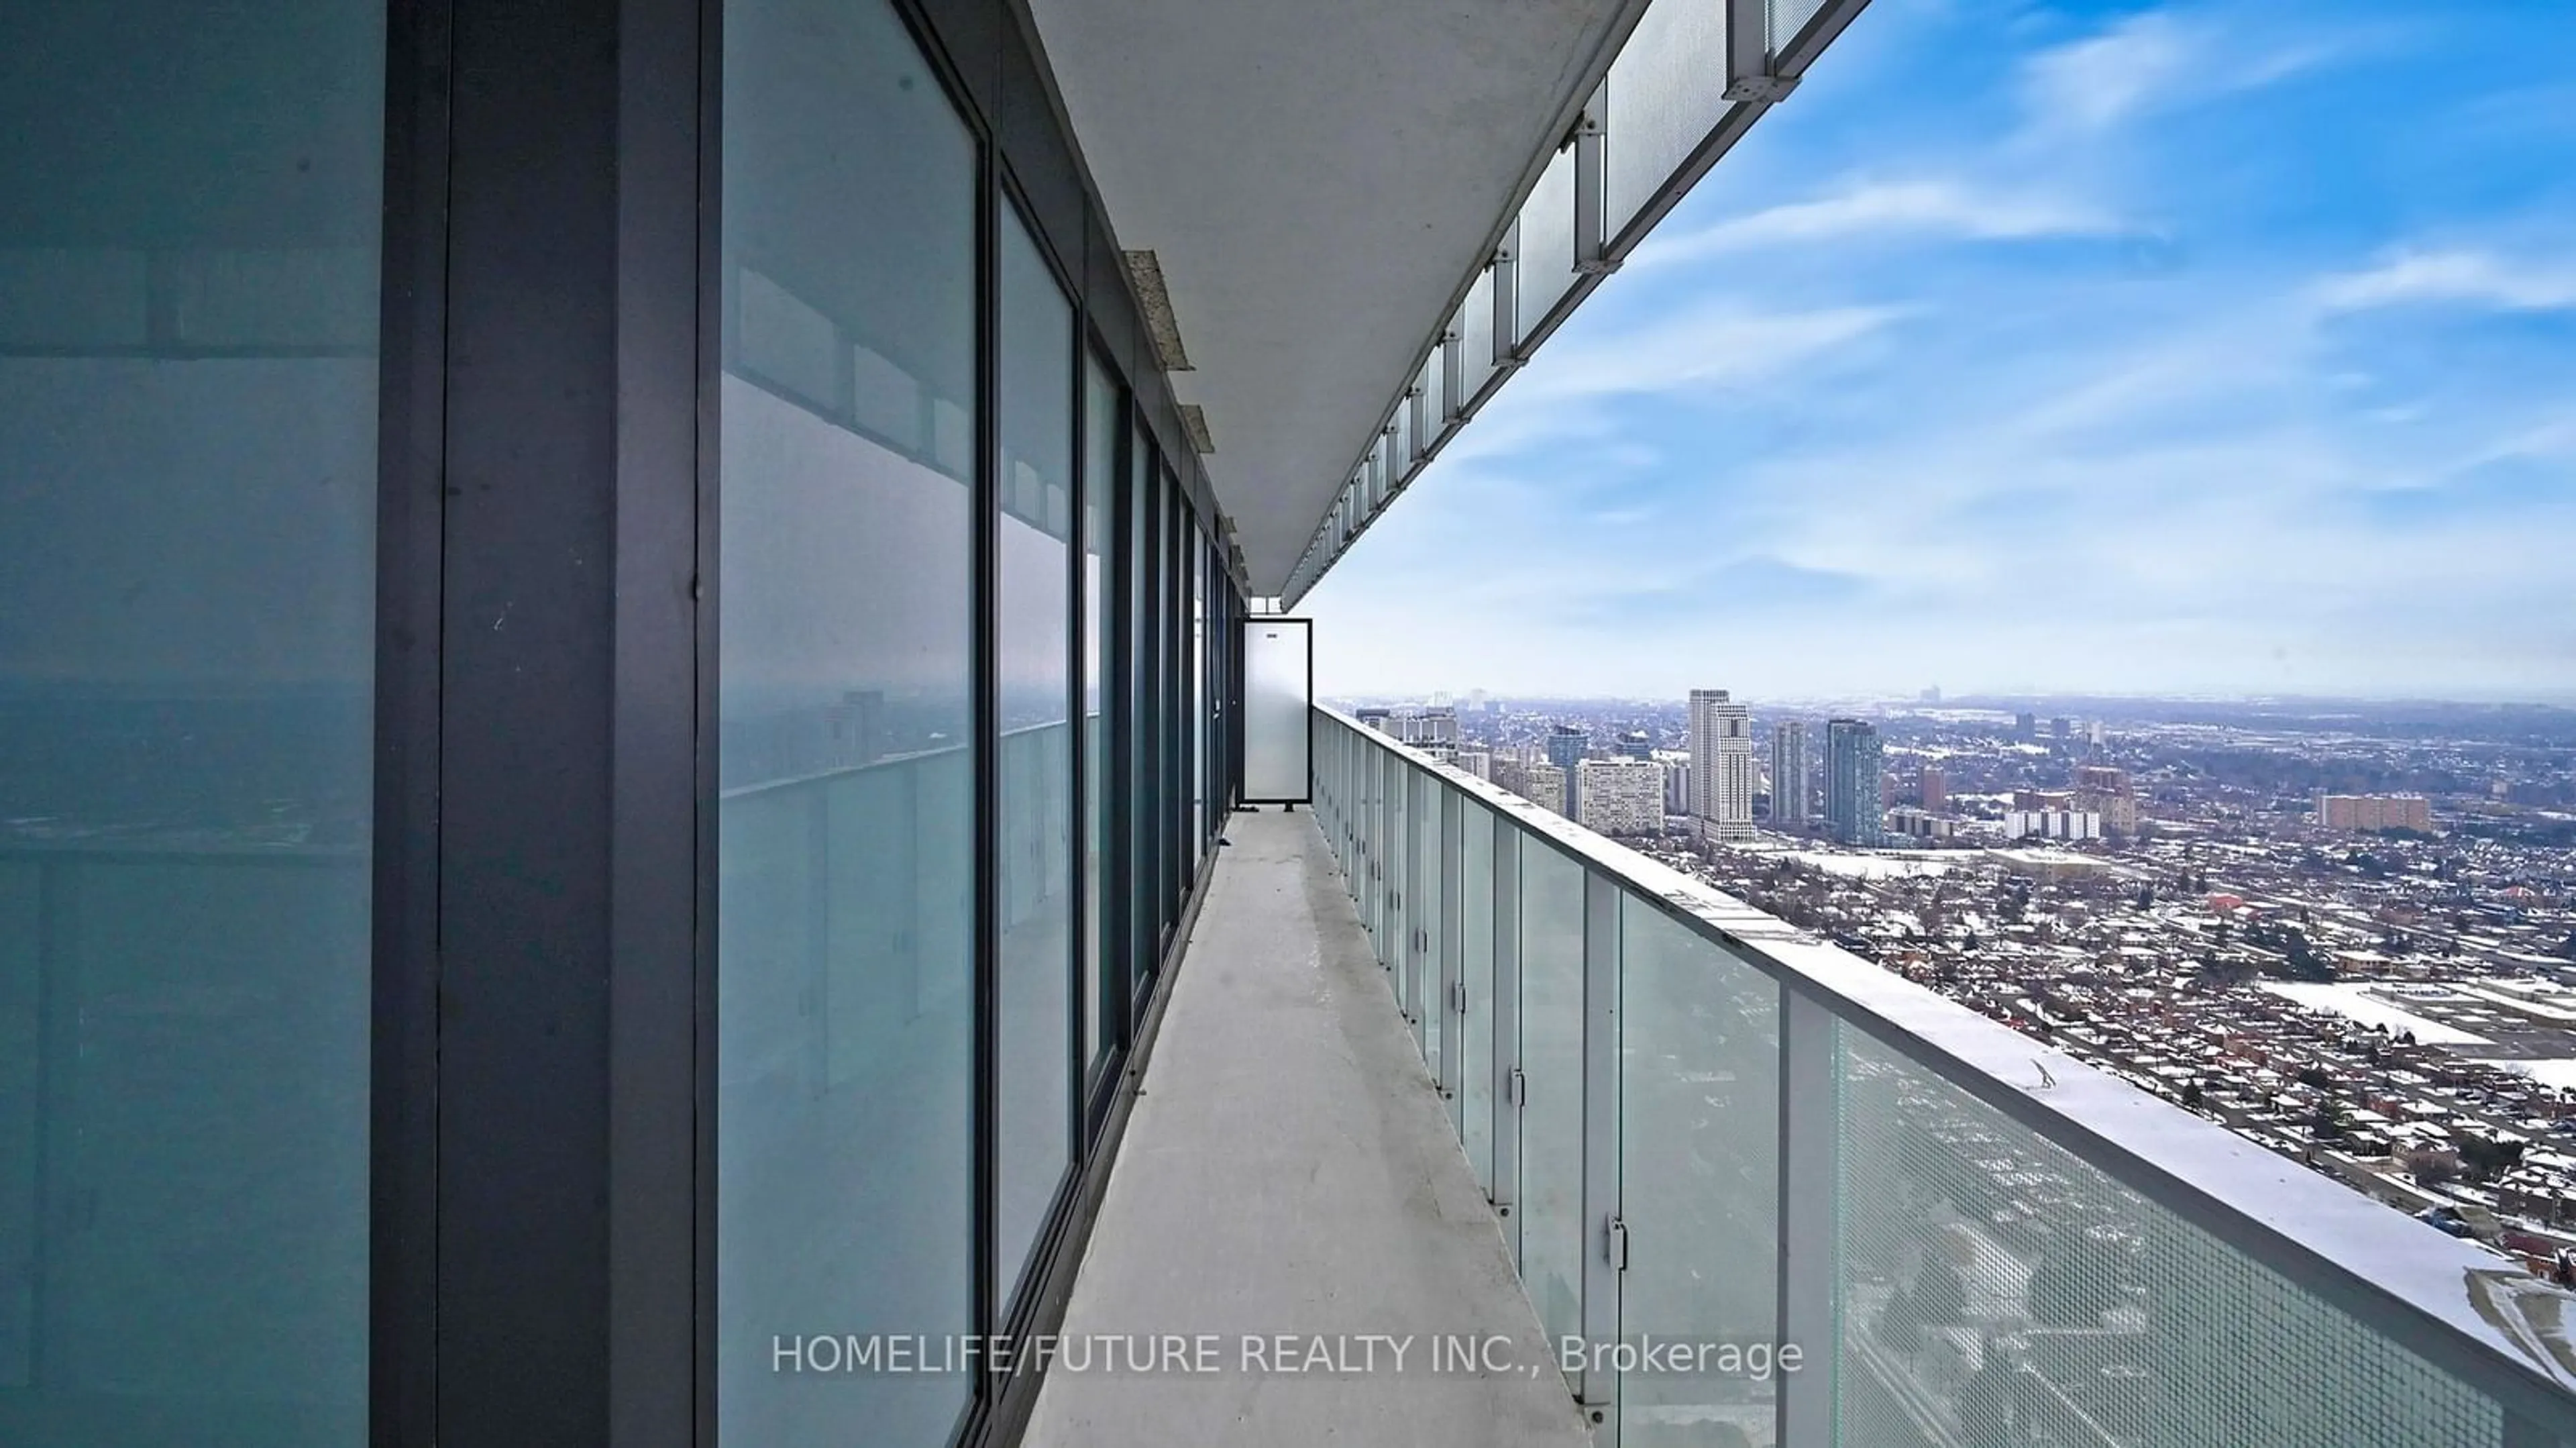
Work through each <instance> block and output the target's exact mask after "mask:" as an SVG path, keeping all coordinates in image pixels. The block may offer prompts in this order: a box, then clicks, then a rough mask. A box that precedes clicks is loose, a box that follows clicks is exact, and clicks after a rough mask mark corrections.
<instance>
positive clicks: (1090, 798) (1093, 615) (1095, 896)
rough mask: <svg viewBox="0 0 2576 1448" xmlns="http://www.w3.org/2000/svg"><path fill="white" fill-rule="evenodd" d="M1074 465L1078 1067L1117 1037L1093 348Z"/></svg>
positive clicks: (1102, 530) (1100, 366) (1101, 439)
mask: <svg viewBox="0 0 2576 1448" xmlns="http://www.w3.org/2000/svg"><path fill="white" fill-rule="evenodd" d="M1083 402H1084V407H1085V409H1086V411H1085V412H1084V415H1083V467H1082V731H1083V745H1082V791H1083V793H1082V797H1083V800H1084V805H1083V824H1082V837H1083V840H1084V846H1083V851H1082V908H1083V917H1082V918H1083V919H1084V920H1085V921H1087V922H1089V923H1088V924H1087V925H1086V926H1085V929H1084V935H1083V950H1084V960H1083V966H1082V1021H1083V1033H1084V1035H1083V1039H1084V1050H1083V1053H1082V1059H1083V1061H1084V1063H1085V1069H1086V1070H1088V1069H1089V1067H1091V1066H1093V1065H1097V1064H1098V1063H1099V1061H1100V1058H1101V1055H1102V1053H1104V1052H1106V1051H1107V1050H1108V1049H1109V1048H1110V1047H1112V1046H1114V1045H1116V1044H1117V1041H1118V1018H1117V1015H1116V1014H1115V1012H1116V1010H1117V1006H1118V992H1117V990H1116V988H1115V983H1114V982H1112V981H1110V980H1108V979H1107V977H1108V973H1109V972H1110V971H1111V970H1112V969H1114V968H1115V967H1114V966H1113V964H1112V962H1114V961H1115V960H1116V959H1117V958H1118V951H1117V942H1116V941H1115V939H1114V938H1113V937H1112V936H1111V934H1110V925H1111V922H1110V919H1109V914H1110V912H1109V905H1108V896H1107V892H1106V891H1105V890H1104V889H1103V888H1102V887H1103V876H1102V871H1103V869H1104V868H1105V867H1106V866H1107V864H1108V862H1109V846H1110V836H1109V820H1110V811H1109V780H1110V769H1109V748H1110V744H1109V728H1108V714H1107V712H1106V711H1105V710H1104V709H1103V707H1102V705H1101V699H1102V697H1103V695H1102V693H1101V677H1102V668H1103V663H1104V661H1103V658H1102V653H1101V651H1102V649H1103V648H1104V647H1105V645H1104V644H1103V642H1102V640H1104V639H1106V638H1108V637H1109V633H1108V629H1109V623H1110V621H1109V619H1108V618H1107V617H1106V616H1105V615H1106V613H1107V610H1108V608H1109V592H1108V587H1107V585H1108V578H1109V553H1110V547H1109V543H1110V538H1109V530H1110V528H1111V526H1112V521H1111V520H1113V519H1115V518H1116V517H1117V516H1118V515H1117V510H1116V508H1115V507H1114V506H1113V505H1114V504H1115V503H1116V501H1117V491H1118V426H1119V423H1120V422H1121V421H1122V420H1123V419H1124V418H1125V417H1126V415H1127V412H1126V408H1125V407H1123V406H1122V405H1121V404H1120V402H1119V393H1118V378H1117V374H1115V373H1113V372H1111V371H1110V370H1109V366H1108V364H1107V363H1105V362H1103V361H1101V360H1100V355H1099V354H1098V353H1096V352H1095V353H1091V354H1089V356H1088V365H1086V366H1085V367H1084V369H1083Z"/></svg>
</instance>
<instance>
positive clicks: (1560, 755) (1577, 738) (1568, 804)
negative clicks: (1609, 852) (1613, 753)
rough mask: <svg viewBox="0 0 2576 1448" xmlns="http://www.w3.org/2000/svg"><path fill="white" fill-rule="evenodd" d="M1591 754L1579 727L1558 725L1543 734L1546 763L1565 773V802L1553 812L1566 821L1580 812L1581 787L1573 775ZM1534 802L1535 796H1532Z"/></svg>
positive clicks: (1589, 740)
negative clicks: (1545, 738)
mask: <svg viewBox="0 0 2576 1448" xmlns="http://www.w3.org/2000/svg"><path fill="white" fill-rule="evenodd" d="M1591 752H1592V735H1591V734H1590V732H1588V731H1587V730H1585V729H1584V728H1583V726H1581V725H1579V724H1559V725H1557V726H1556V727H1555V728H1553V729H1550V730H1549V731H1547V762H1548V763H1550V764H1553V765H1555V766H1556V767H1557V768H1558V769H1561V770H1563V771H1565V798H1564V799H1563V800H1561V801H1560V802H1559V803H1558V804H1557V805H1556V806H1555V809H1556V811H1557V813H1559V814H1561V815H1564V816H1566V817H1567V818H1568V819H1571V818H1573V817H1574V814H1575V811H1576V810H1578V809H1580V808H1582V805H1583V798H1582V789H1583V785H1582V783H1581V781H1580V778H1579V777H1578V776H1577V775H1576V773H1575V771H1576V769H1578V768H1579V767H1581V765H1582V763H1583V757H1584V756H1585V755H1587V754H1590V753H1591ZM1532 798H1536V796H1532Z"/></svg>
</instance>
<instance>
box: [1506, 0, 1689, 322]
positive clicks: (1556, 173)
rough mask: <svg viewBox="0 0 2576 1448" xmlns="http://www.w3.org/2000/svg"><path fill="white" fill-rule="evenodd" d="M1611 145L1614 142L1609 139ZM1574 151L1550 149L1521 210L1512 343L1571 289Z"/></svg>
mask: <svg viewBox="0 0 2576 1448" xmlns="http://www.w3.org/2000/svg"><path fill="white" fill-rule="evenodd" d="M1649 13H1652V12H1651V11H1650V12H1649ZM1721 73H1722V72H1721ZM1612 144H1613V145H1616V144H1617V141H1616V139H1615V138H1614V139H1613V141H1612ZM1574 152H1575V148H1574V147H1572V146H1568V147H1566V148H1565V149H1564V150H1562V151H1559V152H1557V153H1556V159H1554V160H1552V161H1550V162H1548V163H1547V170H1546V171H1545V172H1544V173H1542V174H1541V175H1540V176H1539V178H1538V189H1537V190H1535V191H1533V192H1531V193H1530V199H1529V204H1528V205H1526V206H1523V207H1522V208H1521V250H1520V263H1519V266H1518V268H1517V270H1518V271H1519V273H1520V286H1521V292H1520V329H1519V330H1520V335H1519V336H1517V337H1515V338H1513V339H1512V340H1513V341H1514V342H1515V343H1520V342H1527V341H1528V340H1529V339H1530V334H1532V333H1533V332H1536V331H1537V330H1538V325H1539V323H1540V322H1542V321H1544V320H1546V317H1547V312H1548V308H1550V307H1553V306H1555V305H1556V304H1557V302H1558V301H1559V300H1561V299H1562V298H1563V297H1564V296H1565V294H1566V293H1567V292H1568V291H1571V290H1572V289H1573V287H1574Z"/></svg>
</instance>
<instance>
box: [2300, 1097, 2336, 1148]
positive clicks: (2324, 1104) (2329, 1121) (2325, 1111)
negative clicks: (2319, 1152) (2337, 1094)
mask: <svg viewBox="0 0 2576 1448" xmlns="http://www.w3.org/2000/svg"><path fill="white" fill-rule="evenodd" d="M2343 1133H2344V1124H2343V1103H2342V1102H2340V1101H2337V1100H2336V1099H2334V1098H2333V1097H2331V1096H2328V1097H2326V1098H2325V1099H2324V1100H2322V1101H2319V1102H2318V1103H2317V1109H2316V1114H2315V1115H2313V1116H2310V1117H2309V1118H2308V1134H2309V1135H2310V1136H2313V1137H2315V1138H2316V1139H2317V1140H2319V1141H2341V1140H2343Z"/></svg>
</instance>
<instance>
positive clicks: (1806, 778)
mask: <svg viewBox="0 0 2576 1448" xmlns="http://www.w3.org/2000/svg"><path fill="white" fill-rule="evenodd" d="M1815 795H1816V770H1815V765H1814V764H1813V763H1811V762H1810V761H1809V759H1808V756H1807V723H1806V721H1805V720H1803V719H1783V720H1781V721H1780V722H1779V723H1777V724H1774V725H1772V726H1771V823H1773V824H1775V825H1803V824H1805V823H1806V822H1807V821H1809V820H1811V819H1813V818H1815Z"/></svg>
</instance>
